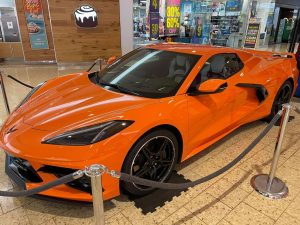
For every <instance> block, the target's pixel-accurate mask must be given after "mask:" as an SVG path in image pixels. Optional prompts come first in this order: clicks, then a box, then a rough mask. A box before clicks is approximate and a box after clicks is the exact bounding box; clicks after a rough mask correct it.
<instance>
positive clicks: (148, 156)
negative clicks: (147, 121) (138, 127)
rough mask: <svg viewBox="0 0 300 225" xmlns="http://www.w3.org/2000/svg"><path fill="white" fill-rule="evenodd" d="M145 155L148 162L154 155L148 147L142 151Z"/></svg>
mask: <svg viewBox="0 0 300 225" xmlns="http://www.w3.org/2000/svg"><path fill="white" fill-rule="evenodd" d="M141 152H142V153H143V155H144V156H145V157H146V158H147V160H150V157H151V155H152V153H151V151H150V150H149V149H148V147H147V146H144V148H143V149H142V151H141Z"/></svg>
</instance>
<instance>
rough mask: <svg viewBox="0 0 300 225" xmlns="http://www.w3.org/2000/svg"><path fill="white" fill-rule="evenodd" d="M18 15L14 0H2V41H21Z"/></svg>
mask: <svg viewBox="0 0 300 225" xmlns="http://www.w3.org/2000/svg"><path fill="white" fill-rule="evenodd" d="M16 15H17V13H16V9H15V5H14V1H13V0H1V1H0V42H20V33H19V26H18V22H17V16H16Z"/></svg>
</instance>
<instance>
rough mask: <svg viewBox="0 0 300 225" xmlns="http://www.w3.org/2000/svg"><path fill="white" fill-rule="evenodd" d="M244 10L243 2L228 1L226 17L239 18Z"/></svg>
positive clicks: (239, 0)
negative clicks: (242, 9)
mask: <svg viewBox="0 0 300 225" xmlns="http://www.w3.org/2000/svg"><path fill="white" fill-rule="evenodd" d="M241 8H242V2H241V0H228V1H227V2H226V8H225V11H226V16H239V15H240V12H241Z"/></svg>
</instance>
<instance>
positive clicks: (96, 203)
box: [86, 164, 106, 225]
mask: <svg viewBox="0 0 300 225" xmlns="http://www.w3.org/2000/svg"><path fill="white" fill-rule="evenodd" d="M105 171H106V167H104V166H103V165H98V164H94V165H91V166H89V167H87V168H86V175H87V176H89V177H90V178H91V185H92V195H93V208H94V220H95V225H104V224H105V220H104V205H103V196H102V179H101V178H102V174H103V173H104V172H105Z"/></svg>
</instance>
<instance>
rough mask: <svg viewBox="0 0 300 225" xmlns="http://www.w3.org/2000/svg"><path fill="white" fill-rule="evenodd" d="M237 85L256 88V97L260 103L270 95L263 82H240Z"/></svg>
mask: <svg viewBox="0 0 300 225" xmlns="http://www.w3.org/2000/svg"><path fill="white" fill-rule="evenodd" d="M235 86H237V87H243V88H253V89H256V97H257V99H258V101H259V102H260V103H262V102H263V101H264V100H266V98H267V97H268V95H269V93H268V91H267V89H266V88H265V86H263V85H262V84H251V83H238V84H236V85H235Z"/></svg>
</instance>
